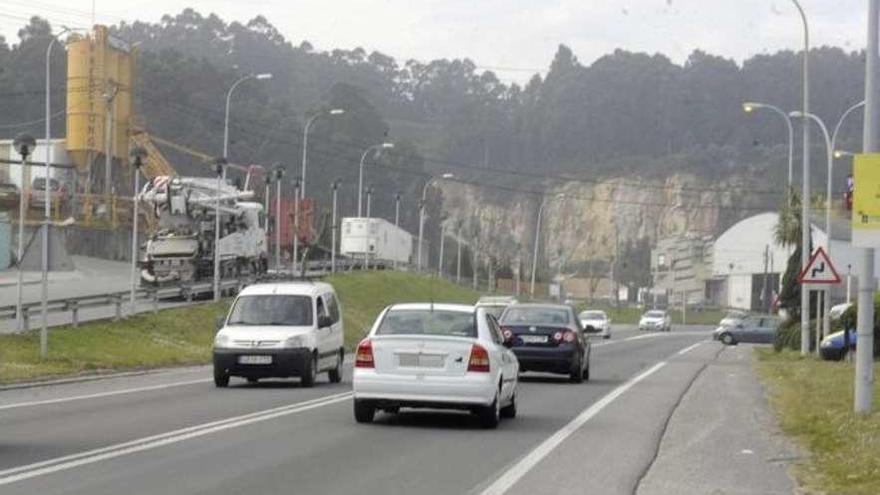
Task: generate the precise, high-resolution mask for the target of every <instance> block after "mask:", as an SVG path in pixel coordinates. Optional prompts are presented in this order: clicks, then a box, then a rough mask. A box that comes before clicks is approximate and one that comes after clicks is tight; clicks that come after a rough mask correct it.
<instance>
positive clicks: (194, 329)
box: [0, 271, 477, 384]
mask: <svg viewBox="0 0 880 495" xmlns="http://www.w3.org/2000/svg"><path fill="white" fill-rule="evenodd" d="M328 281H329V282H330V283H332V284H333V285H334V287H335V288H336V291H337V293H338V295H339V299H340V301H341V303H342V312H343V318H344V322H345V330H346V335H345V342H346V346H347V347H348V348H349V349H350V348H351V347H352V346H353V345H356V344H357V342H358V341H359V340H360V339H361V338H362V337H363V335H365V334H366V332H367V331H368V330H369V326H370V324H371V323H372V322H373V319H374V318H375V317H376V315H378V313H379V311H381V310H382V308H384V307H385V306H387V305H388V304H391V303H393V302H414V301H429V300H431V299H432V298H433V300H434V301H436V302H463V303H473V302H474V301H476V298H477V293H475V292H473V291H471V290H469V289H464V288H461V287H458V286H456V285H454V284H451V283H449V282H447V281H444V280H440V279H437V278H436V277H425V276H420V275H412V274H407V273H402V272H392V271H387V272H370V273H351V274H341V275H336V276H333V277H330V278H328ZM228 304H229V302H228V301H226V302H220V303H216V304H201V305H196V306H190V307H186V308H176V309H168V310H164V311H160V312H159V313H157V314H155V315H153V314H143V315H139V316H135V317H132V318H127V319H124V320H121V321H118V322H113V321H97V322H91V323H86V324H82V325H80V327H79V328H77V329H74V328H71V327H56V328H53V329H51V331H50V338H49V357H48V358H47V359H46V360H40V355H39V349H40V338H39V333H38V332H29V333H27V334H14V335H0V384H3V383H10V382H16V381H27V380H34V379H41V378H48V377H58V376H69V375H76V374H81V373H94V372H99V371H111V370H112V371H121V370H132V369H146V368H158V367H165V366H181V365H192V364H205V363H209V362H210V361H211V343H212V342H213V339H214V333H215V330H214V321H215V318H216V316H217V315H219V314H224V313H225V312H226V310H227V307H228Z"/></svg>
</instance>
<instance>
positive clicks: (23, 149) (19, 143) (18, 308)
mask: <svg viewBox="0 0 880 495" xmlns="http://www.w3.org/2000/svg"><path fill="white" fill-rule="evenodd" d="M12 146H13V147H14V148H15V150H16V151H17V152H18V154H19V155H20V156H21V173H20V176H21V191H22V194H21V198H20V200H19V201H18V255H17V256H16V257H17V260H16V263H17V264H18V284H17V287H18V299H17V302H16V304H15V318H16V320H17V326H18V330H19V331H22V330H24V315H23V314H22V310H23V307H22V306H23V305H22V297H23V293H22V286H23V284H24V272H23V271H22V269H21V259H22V258H23V257H24V221H25V208H26V207H27V206H26V204H25V203H26V196H25V194H24V191H25V189H26V187H25V186H26V184H25V168H27V166H28V157H29V156H30V155H31V154H32V153H33V152H34V148H36V146H37V141H36V140H35V139H34V137H33V136H31V135H30V134H19V135H18V136H15V139H14V140H13V142H12ZM46 333H47V331H45V330H41V331H40V356H41V357H45V355H46V353H45V349H46V335H44V334H46Z"/></svg>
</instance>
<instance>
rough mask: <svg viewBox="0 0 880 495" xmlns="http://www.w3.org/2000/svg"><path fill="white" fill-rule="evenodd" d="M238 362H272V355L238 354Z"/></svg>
mask: <svg viewBox="0 0 880 495" xmlns="http://www.w3.org/2000/svg"><path fill="white" fill-rule="evenodd" d="M238 364H272V356H238Z"/></svg>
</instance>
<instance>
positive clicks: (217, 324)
mask: <svg viewBox="0 0 880 495" xmlns="http://www.w3.org/2000/svg"><path fill="white" fill-rule="evenodd" d="M224 323H226V316H224V315H217V317H216V318H214V329H216V330H220V329H221V328H223V324H224Z"/></svg>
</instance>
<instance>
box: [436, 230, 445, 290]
mask: <svg viewBox="0 0 880 495" xmlns="http://www.w3.org/2000/svg"><path fill="white" fill-rule="evenodd" d="M445 240H446V224H445V223H443V222H440V257H439V259H437V276H438V277H440V278H443V245H444V244H445V243H444V241H445Z"/></svg>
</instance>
